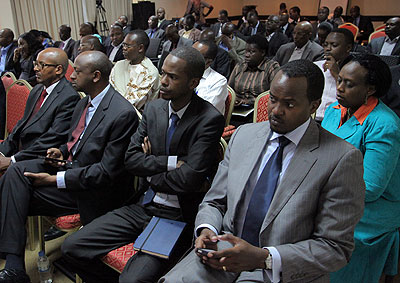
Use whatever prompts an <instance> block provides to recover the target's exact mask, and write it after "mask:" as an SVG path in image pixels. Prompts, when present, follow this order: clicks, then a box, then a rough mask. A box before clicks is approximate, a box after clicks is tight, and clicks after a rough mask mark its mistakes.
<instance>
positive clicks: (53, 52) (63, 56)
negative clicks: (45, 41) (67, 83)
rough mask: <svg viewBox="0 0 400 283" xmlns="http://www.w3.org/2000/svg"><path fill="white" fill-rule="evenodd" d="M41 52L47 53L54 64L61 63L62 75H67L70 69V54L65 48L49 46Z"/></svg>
mask: <svg viewBox="0 0 400 283" xmlns="http://www.w3.org/2000/svg"><path fill="white" fill-rule="evenodd" d="M40 54H46V56H47V57H48V58H49V60H51V61H52V64H56V65H61V66H62V67H63V73H62V75H65V73H66V72H67V69H68V55H67V53H65V51H64V50H62V49H60V48H54V47H49V48H46V49H45V50H43V51H42V52H40Z"/></svg>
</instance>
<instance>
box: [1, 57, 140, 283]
mask: <svg viewBox="0 0 400 283" xmlns="http://www.w3.org/2000/svg"><path fill="white" fill-rule="evenodd" d="M64 56H65V58H66V55H65V54H64ZM111 67H112V64H111V62H110V61H109V60H108V59H107V56H106V55H105V54H103V53H101V52H98V51H91V52H85V53H82V54H80V55H78V57H77V58H76V60H75V71H74V73H73V74H72V75H71V79H72V85H73V86H74V87H75V88H76V90H78V91H84V92H85V93H86V97H85V98H84V99H81V100H80V101H79V102H78V104H77V106H76V108H75V110H74V113H73V114H72V122H71V129H70V135H69V139H68V140H69V141H68V143H66V144H63V145H62V146H61V147H60V148H59V149H58V148H50V149H48V150H47V157H51V158H56V159H60V160H68V161H67V162H66V163H64V162H47V161H44V160H43V159H34V160H27V161H23V162H17V163H16V164H13V165H12V166H10V167H9V168H8V169H7V172H6V173H5V174H4V175H3V177H2V178H1V179H0V201H1V202H2V203H4V202H7V205H1V206H0V219H2V220H1V221H2V223H1V225H2V227H3V229H1V232H0V254H1V256H2V257H3V258H5V259H6V265H5V268H4V269H2V270H1V271H0V278H2V279H4V280H5V282H30V280H29V277H28V275H27V274H26V273H25V267H24V250H25V242H26V232H25V222H26V220H27V217H28V215H47V216H53V217H58V216H62V215H66V214H74V213H79V214H80V216H81V221H82V223H83V224H84V225H85V226H86V225H87V224H88V223H89V222H91V221H92V220H93V219H95V218H96V217H99V216H100V215H102V214H104V213H106V212H107V211H110V210H112V209H115V208H117V207H120V206H121V205H122V203H123V202H124V201H126V199H127V198H128V197H129V195H130V194H131V190H132V183H133V178H132V175H131V174H128V173H127V172H126V170H125V168H124V166H123V162H124V155H125V152H126V149H127V147H128V144H129V139H130V137H131V136H132V134H133V133H134V131H135V130H136V127H137V125H138V117H137V115H136V112H135V110H134V109H133V107H132V106H131V105H130V104H129V102H128V101H126V100H125V99H124V98H123V97H122V96H121V95H120V94H119V93H118V92H116V91H115V90H114V89H113V88H112V87H111V86H110V85H109V83H108V76H109V74H110V72H111Z"/></svg>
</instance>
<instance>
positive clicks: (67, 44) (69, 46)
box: [54, 25, 75, 59]
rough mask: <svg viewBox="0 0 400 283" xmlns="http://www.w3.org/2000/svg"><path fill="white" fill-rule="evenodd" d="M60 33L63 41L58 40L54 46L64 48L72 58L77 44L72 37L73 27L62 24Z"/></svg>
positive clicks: (69, 57)
mask: <svg viewBox="0 0 400 283" xmlns="http://www.w3.org/2000/svg"><path fill="white" fill-rule="evenodd" d="M58 34H59V35H60V39H61V41H57V42H56V43H55V44H54V47H58V48H60V49H62V50H64V51H65V53H67V55H68V59H71V58H72V52H73V51H74V46H75V40H73V39H72V37H71V27H70V26H69V25H61V26H60V27H59V28H58Z"/></svg>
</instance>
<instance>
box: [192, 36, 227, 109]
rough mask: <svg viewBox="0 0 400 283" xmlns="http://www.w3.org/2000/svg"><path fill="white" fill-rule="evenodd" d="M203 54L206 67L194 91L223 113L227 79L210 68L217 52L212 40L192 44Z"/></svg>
mask: <svg viewBox="0 0 400 283" xmlns="http://www.w3.org/2000/svg"><path fill="white" fill-rule="evenodd" d="M193 47H194V48H195V49H197V50H198V51H199V52H200V53H201V55H203V58H204V61H205V62H206V67H205V71H204V74H203V76H202V77H201V80H200V82H199V85H198V86H197V87H196V93H197V95H198V96H200V97H201V98H203V99H204V100H206V101H208V102H210V103H211V104H212V105H213V106H214V107H215V108H217V110H218V111H219V112H221V114H222V115H224V114H225V100H226V97H227V96H228V88H227V81H226V78H225V77H224V76H222V75H221V74H220V73H218V72H216V71H214V70H213V69H212V68H211V64H212V62H213V61H214V60H215V57H216V56H217V52H218V46H217V45H216V44H215V42H214V41H198V42H196V43H195V44H193Z"/></svg>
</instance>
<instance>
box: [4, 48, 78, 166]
mask: <svg viewBox="0 0 400 283" xmlns="http://www.w3.org/2000/svg"><path fill="white" fill-rule="evenodd" d="M33 64H34V66H35V67H34V70H35V74H36V80H37V83H38V84H37V85H36V86H35V87H34V88H33V89H32V90H31V92H30V93H29V96H28V100H27V102H26V107H25V111H24V116H23V117H22V119H21V120H19V121H18V123H17V124H16V126H15V127H14V129H13V131H12V132H11V133H10V134H9V135H8V136H7V138H6V139H5V140H4V141H3V142H1V143H0V164H1V170H5V169H7V167H8V166H9V165H11V164H12V163H15V162H19V161H23V160H27V159H34V158H37V156H38V155H42V156H44V155H46V152H47V149H49V148H51V147H59V146H60V145H62V144H64V143H66V142H67V138H68V131H69V128H70V121H71V116H72V112H73V111H74V108H75V105H76V104H77V102H78V101H79V99H80V96H79V95H78V93H77V92H76V91H75V90H74V89H73V88H72V86H71V85H70V83H69V82H68V81H67V79H66V78H65V73H66V71H67V68H68V57H67V55H66V53H65V52H63V51H62V50H60V49H58V48H48V49H45V50H43V51H41V52H40V53H39V54H38V57H37V60H36V61H35V62H34V63H33Z"/></svg>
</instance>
